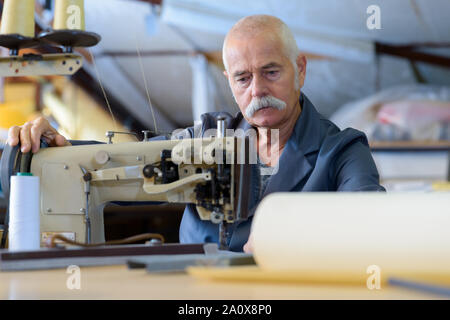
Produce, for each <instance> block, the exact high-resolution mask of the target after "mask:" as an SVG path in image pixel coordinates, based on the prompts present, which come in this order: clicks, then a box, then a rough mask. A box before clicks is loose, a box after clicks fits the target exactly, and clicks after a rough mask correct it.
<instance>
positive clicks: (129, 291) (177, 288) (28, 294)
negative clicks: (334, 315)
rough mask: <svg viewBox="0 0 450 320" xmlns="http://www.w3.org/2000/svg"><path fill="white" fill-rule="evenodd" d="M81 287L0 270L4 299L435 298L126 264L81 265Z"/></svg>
mask: <svg viewBox="0 0 450 320" xmlns="http://www.w3.org/2000/svg"><path fill="white" fill-rule="evenodd" d="M80 272H81V282H80V284H81V288H80V289H79V290H78V289H72V290H70V289H68V288H67V284H66V283H67V281H68V279H69V277H70V276H71V274H69V273H66V269H54V270H38V271H26V272H25V271H22V272H0V299H87V300H93V299H120V300H122V299H164V300H196V299H201V300H241V299H243V300H246V299H250V300H252V299H268V300H272V299H273V300H278V299H283V300H284V299H286V300H287V299H289V300H290V299H436V298H440V297H439V296H434V295H431V294H425V293H419V292H416V291H410V290H407V289H402V288H395V287H386V288H381V289H379V290H369V289H367V288H365V287H356V286H337V285H329V286H328V285H312V284H277V283H262V282H219V281H207V280H200V279H196V278H194V277H192V276H189V275H187V274H149V273H147V272H146V271H145V270H144V269H131V270H130V269H128V268H127V267H126V266H125V265H119V266H105V267H81V269H80Z"/></svg>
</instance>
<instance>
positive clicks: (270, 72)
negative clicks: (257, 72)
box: [266, 70, 280, 78]
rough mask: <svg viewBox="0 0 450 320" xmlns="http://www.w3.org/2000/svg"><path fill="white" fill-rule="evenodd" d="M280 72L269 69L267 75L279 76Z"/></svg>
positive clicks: (271, 76)
mask: <svg viewBox="0 0 450 320" xmlns="http://www.w3.org/2000/svg"><path fill="white" fill-rule="evenodd" d="M279 73H280V72H279V71H278V70H271V71H267V72H266V75H267V76H268V77H269V78H275V77H277V76H278V74H279Z"/></svg>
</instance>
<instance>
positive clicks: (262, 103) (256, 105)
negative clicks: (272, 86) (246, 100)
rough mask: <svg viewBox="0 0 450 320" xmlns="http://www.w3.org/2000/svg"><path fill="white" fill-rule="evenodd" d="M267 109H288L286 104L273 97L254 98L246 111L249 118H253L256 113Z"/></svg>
mask: <svg viewBox="0 0 450 320" xmlns="http://www.w3.org/2000/svg"><path fill="white" fill-rule="evenodd" d="M265 107H273V108H275V109H278V110H283V109H284V108H286V103H285V102H284V101H282V100H280V99H277V98H275V97H273V96H264V97H262V98H253V99H252V101H251V102H250V104H249V105H248V106H247V108H246V109H245V115H246V116H247V118H251V117H253V115H254V114H255V112H256V111H258V110H259V109H262V108H265Z"/></svg>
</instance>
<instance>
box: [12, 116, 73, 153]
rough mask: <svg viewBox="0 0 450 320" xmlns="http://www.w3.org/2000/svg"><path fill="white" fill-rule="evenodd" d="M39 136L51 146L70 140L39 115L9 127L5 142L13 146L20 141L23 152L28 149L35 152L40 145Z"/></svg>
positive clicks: (67, 143) (67, 142)
mask: <svg viewBox="0 0 450 320" xmlns="http://www.w3.org/2000/svg"><path fill="white" fill-rule="evenodd" d="M41 137H42V138H43V139H44V140H45V141H46V142H47V143H48V144H49V146H51V147H62V146H70V145H71V144H70V142H69V141H67V139H66V138H64V137H63V136H62V135H60V134H59V133H58V131H56V129H55V128H53V127H52V126H51V125H50V123H49V122H48V121H47V119H45V118H44V117H39V118H37V119H35V120H33V121H31V122H27V123H25V124H24V125H23V126H20V127H19V126H14V127H11V128H10V129H9V131H8V140H7V143H8V144H9V145H10V146H12V147H14V146H16V145H17V144H18V143H19V142H20V144H21V151H22V152H23V153H27V152H29V151H30V150H31V151H32V152H33V153H36V152H38V151H39V148H40V146H41V141H40V139H41Z"/></svg>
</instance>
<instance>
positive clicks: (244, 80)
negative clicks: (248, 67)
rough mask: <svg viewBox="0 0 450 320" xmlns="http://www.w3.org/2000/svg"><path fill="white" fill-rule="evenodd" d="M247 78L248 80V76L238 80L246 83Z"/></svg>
mask: <svg viewBox="0 0 450 320" xmlns="http://www.w3.org/2000/svg"><path fill="white" fill-rule="evenodd" d="M247 80H248V77H244V78H239V79H238V80H237V81H238V82H239V83H245V82H247Z"/></svg>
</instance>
